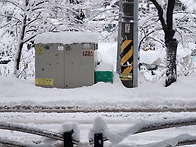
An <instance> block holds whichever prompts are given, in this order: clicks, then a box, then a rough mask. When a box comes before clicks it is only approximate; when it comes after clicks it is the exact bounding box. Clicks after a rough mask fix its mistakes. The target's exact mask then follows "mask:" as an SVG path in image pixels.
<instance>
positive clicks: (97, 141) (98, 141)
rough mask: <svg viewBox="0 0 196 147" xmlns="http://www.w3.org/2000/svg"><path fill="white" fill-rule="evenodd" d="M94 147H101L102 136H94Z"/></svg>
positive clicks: (99, 134) (97, 134) (96, 134)
mask: <svg viewBox="0 0 196 147" xmlns="http://www.w3.org/2000/svg"><path fill="white" fill-rule="evenodd" d="M94 147H103V134H102V133H95V134H94Z"/></svg>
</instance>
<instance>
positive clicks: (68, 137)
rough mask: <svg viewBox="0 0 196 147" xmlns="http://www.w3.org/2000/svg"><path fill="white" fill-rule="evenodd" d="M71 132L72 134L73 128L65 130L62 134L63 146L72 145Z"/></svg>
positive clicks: (71, 146) (70, 146)
mask: <svg viewBox="0 0 196 147" xmlns="http://www.w3.org/2000/svg"><path fill="white" fill-rule="evenodd" d="M72 134H73V130H72V131H70V132H65V133H64V134H63V138H64V147H73V140H72Z"/></svg>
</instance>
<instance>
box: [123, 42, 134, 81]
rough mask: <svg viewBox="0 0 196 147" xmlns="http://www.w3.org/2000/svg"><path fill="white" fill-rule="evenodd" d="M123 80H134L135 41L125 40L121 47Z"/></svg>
mask: <svg viewBox="0 0 196 147" xmlns="http://www.w3.org/2000/svg"><path fill="white" fill-rule="evenodd" d="M120 68H121V74H120V79H121V80H133V40H125V41H124V42H123V44H122V46H121V62H120Z"/></svg>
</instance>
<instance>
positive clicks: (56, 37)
mask: <svg viewBox="0 0 196 147" xmlns="http://www.w3.org/2000/svg"><path fill="white" fill-rule="evenodd" d="M38 43H43V44H46V43H62V44H73V43H98V35H97V34H96V33H92V32H58V33H54V32H47V33H42V34H40V35H37V36H36V37H35V44H38Z"/></svg>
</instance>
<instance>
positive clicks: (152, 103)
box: [0, 43, 196, 111]
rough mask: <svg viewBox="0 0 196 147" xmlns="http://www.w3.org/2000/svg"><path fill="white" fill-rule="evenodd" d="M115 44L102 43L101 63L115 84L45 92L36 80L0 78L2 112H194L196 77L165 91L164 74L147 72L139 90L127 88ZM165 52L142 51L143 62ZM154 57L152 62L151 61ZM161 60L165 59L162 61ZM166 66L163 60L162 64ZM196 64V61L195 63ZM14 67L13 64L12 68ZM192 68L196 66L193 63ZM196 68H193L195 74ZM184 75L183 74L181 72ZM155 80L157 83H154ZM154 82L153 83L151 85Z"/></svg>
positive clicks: (181, 78)
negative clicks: (118, 69)
mask: <svg viewBox="0 0 196 147" xmlns="http://www.w3.org/2000/svg"><path fill="white" fill-rule="evenodd" d="M116 47H117V45H116V43H100V44H99V49H98V53H97V56H98V60H99V61H101V62H102V63H103V65H107V66H108V65H109V66H108V67H109V70H111V69H112V68H111V67H112V66H113V74H114V77H113V80H114V82H113V84H112V83H103V82H100V83H97V84H94V85H92V86H84V87H79V88H74V89H57V88H42V87H37V86H35V81H34V77H27V80H23V79H17V78H15V77H14V76H12V75H10V76H8V77H3V76H1V77H0V87H1V88H0V93H1V95H0V106H1V108H5V109H7V108H10V109H11V108H13V107H14V108H17V107H18V108H17V109H22V107H21V106H25V108H32V109H33V108H34V107H45V108H50V109H53V108H55V109H64V110H73V111H78V110H79V111H98V110H102V111H107V110H108V111H109V110H116V111H117V110H118V111H129V110H131V109H164V110H165V109H184V110H186V109H195V105H196V98H195V97H196V90H195V89H196V84H195V83H196V74H194V73H192V74H191V75H189V76H184V75H181V76H179V77H178V80H177V82H176V83H174V84H172V85H171V86H169V87H167V88H166V87H164V84H165V83H164V82H165V81H164V79H165V77H164V75H163V76H160V77H159V76H158V75H161V74H164V70H160V69H158V70H157V71H155V75H152V74H151V72H150V71H148V70H142V71H141V72H139V75H138V77H139V78H138V79H139V83H138V87H136V88H131V89H130V88H125V87H124V86H123V85H122V83H121V81H120V79H119V76H118V74H116V72H115V67H116ZM179 50H180V51H181V52H180V51H179V53H178V57H179V58H180V59H181V58H182V59H183V57H184V56H187V55H186V54H187V52H185V51H184V50H185V49H184V48H182V49H179ZM163 56H164V52H163V51H162V52H159V53H158V51H146V52H145V51H141V57H140V58H141V61H142V62H144V63H149V64H151V63H153V61H157V59H161V58H164V57H163ZM150 57H151V60H148V59H149V58H150ZM161 60H162V59H161ZM162 62H163V60H162ZM192 62H194V61H192ZM11 65H12V64H11ZM192 65H195V64H194V63H192ZM194 67H195V66H193V67H192V69H193V72H194ZM181 72H182V73H183V71H181ZM153 78H155V79H156V80H155V82H153V80H151V79H153ZM149 81H151V82H149Z"/></svg>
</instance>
